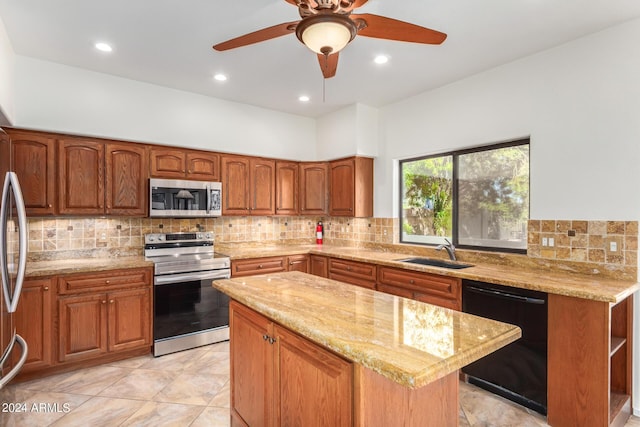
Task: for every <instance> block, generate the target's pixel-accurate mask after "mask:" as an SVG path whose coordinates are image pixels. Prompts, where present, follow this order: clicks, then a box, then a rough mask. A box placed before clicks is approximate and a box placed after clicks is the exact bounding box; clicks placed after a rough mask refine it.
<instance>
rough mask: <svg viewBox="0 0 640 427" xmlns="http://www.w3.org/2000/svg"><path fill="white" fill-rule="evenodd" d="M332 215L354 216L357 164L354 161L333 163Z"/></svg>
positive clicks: (330, 206)
mask: <svg viewBox="0 0 640 427" xmlns="http://www.w3.org/2000/svg"><path fill="white" fill-rule="evenodd" d="M330 168H331V192H330V193H331V196H330V201H329V210H330V215H332V216H354V211H353V209H354V206H355V201H354V197H355V162H354V160H353V159H346V160H339V161H335V162H331V164H330Z"/></svg>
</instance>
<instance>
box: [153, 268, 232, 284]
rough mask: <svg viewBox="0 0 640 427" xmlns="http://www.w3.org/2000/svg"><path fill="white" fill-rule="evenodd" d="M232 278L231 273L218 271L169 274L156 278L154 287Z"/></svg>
mask: <svg viewBox="0 0 640 427" xmlns="http://www.w3.org/2000/svg"><path fill="white" fill-rule="evenodd" d="M230 277H231V271H230V270H228V269H225V270H216V271H205V272H200V273H186V274H169V275H167V276H155V277H154V278H153V284H154V285H170V284H172V283H180V282H192V281H195V280H216V279H228V278H230Z"/></svg>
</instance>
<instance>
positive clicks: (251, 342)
mask: <svg viewBox="0 0 640 427" xmlns="http://www.w3.org/2000/svg"><path fill="white" fill-rule="evenodd" d="M229 308H230V313H229V325H230V328H231V331H230V342H231V347H230V356H231V408H232V418H236V417H238V416H239V417H241V419H242V421H243V422H244V424H246V425H249V426H269V425H272V423H271V419H272V417H273V409H272V398H273V346H272V345H270V344H269V341H268V338H269V336H270V335H271V334H272V330H273V326H272V324H271V322H270V321H269V320H268V319H267V318H265V317H263V316H261V315H259V314H257V313H255V312H253V311H251V310H248V309H247V308H245V307H242V306H241V305H240V304H238V303H236V302H235V301H232V302H231V303H230V304H229ZM234 425H242V423H240V422H237V421H236V422H235V423H234Z"/></svg>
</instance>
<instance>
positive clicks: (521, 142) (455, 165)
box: [398, 137, 531, 254]
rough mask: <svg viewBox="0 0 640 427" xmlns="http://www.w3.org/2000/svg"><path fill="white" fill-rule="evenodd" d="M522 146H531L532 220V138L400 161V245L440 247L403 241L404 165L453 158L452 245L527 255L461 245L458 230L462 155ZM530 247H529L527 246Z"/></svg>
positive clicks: (485, 247) (515, 250)
mask: <svg viewBox="0 0 640 427" xmlns="http://www.w3.org/2000/svg"><path fill="white" fill-rule="evenodd" d="M521 145H527V146H529V183H528V194H529V209H528V214H527V218H528V219H530V218H531V138H530V137H526V138H520V139H516V140H512V141H506V142H499V143H495V144H489V145H482V146H477V147H472V148H465V149H461V150H452V151H446V152H442V153H437V154H430V155H426V156H419V157H412V158H408V159H402V160H399V162H398V172H399V180H398V186H399V191H398V194H399V197H398V218H399V225H400V226H399V229H400V232H399V233H400V236H399V243H401V244H407V245H420V246H430V247H435V246H438V244H436V243H420V242H408V241H405V240H404V239H403V231H402V229H403V228H402V225H403V219H404V215H403V201H404V188H403V187H404V173H403V164H404V163H410V162H415V161H418V160H425V159H433V158H438V157H446V156H451V157H452V173H451V180H452V183H451V184H452V189H451V195H452V204H451V220H452V224H451V234H452V236H451V241H452V243H453V244H454V245H455V246H456V247H457V248H461V249H471V250H478V251H486V252H507V253H517V254H526V253H527V248H524V249H519V248H506V247H505V248H503V247H496V246H475V245H459V239H458V230H459V224H458V210H459V208H458V193H459V179H458V177H459V157H460V156H462V155H466V154H472V153H479V152H483V151H492V150H499V149H501V148H509V147H516V146H521ZM525 243H526V238H525ZM527 246H528V245H527Z"/></svg>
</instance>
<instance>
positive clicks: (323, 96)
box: [322, 76, 327, 104]
mask: <svg viewBox="0 0 640 427" xmlns="http://www.w3.org/2000/svg"><path fill="white" fill-rule="evenodd" d="M326 89H327V79H326V78H325V77H324V76H323V77H322V103H323V104H324V103H325V102H326V101H327V95H326Z"/></svg>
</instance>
